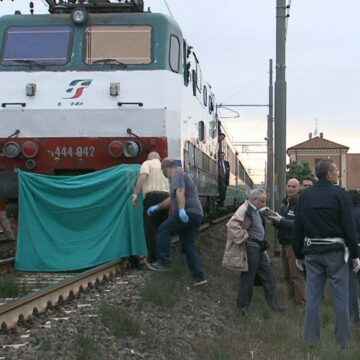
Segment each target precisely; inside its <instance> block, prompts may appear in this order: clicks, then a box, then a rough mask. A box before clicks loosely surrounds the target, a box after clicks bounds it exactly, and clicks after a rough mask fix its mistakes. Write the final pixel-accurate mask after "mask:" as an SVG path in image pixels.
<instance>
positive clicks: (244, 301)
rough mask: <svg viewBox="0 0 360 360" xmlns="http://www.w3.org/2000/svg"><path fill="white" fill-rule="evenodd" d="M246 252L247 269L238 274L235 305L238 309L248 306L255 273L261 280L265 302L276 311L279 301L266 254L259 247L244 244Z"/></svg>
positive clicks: (273, 276)
mask: <svg viewBox="0 0 360 360" xmlns="http://www.w3.org/2000/svg"><path fill="white" fill-rule="evenodd" d="M246 253H247V259H248V267H249V270H248V271H246V272H242V273H241V276H240V287H239V291H238V296H237V307H238V308H239V309H246V308H248V307H249V305H250V303H251V299H252V295H253V290H254V285H255V278H256V275H257V276H258V277H259V278H260V280H261V282H262V286H263V288H264V291H265V299H266V302H267V304H268V305H269V306H270V308H271V309H272V310H273V311H277V310H278V308H279V303H278V299H277V290H276V279H275V275H274V271H273V268H272V266H271V264H270V263H269V260H268V258H267V256H266V255H265V253H264V252H263V251H261V249H260V248H259V247H256V246H251V245H248V244H246Z"/></svg>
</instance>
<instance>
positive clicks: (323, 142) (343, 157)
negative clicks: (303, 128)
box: [286, 133, 360, 189]
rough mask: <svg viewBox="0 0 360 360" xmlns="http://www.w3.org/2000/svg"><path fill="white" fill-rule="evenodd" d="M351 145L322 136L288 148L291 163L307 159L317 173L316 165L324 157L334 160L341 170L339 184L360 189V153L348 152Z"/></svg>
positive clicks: (310, 134)
mask: <svg viewBox="0 0 360 360" xmlns="http://www.w3.org/2000/svg"><path fill="white" fill-rule="evenodd" d="M348 151H349V147H348V146H344V145H341V144H338V143H335V142H333V141H330V140H327V139H325V138H324V136H323V133H320V136H315V137H313V136H312V133H309V139H308V140H306V141H304V142H302V143H300V144H297V145H294V146H292V147H290V148H288V149H287V151H286V153H287V155H288V156H289V157H290V163H292V162H294V161H297V162H302V161H304V162H305V161H307V162H308V163H309V164H310V167H311V170H312V172H313V173H314V174H315V166H316V164H317V163H318V162H319V161H320V160H322V159H331V160H333V161H334V162H335V163H336V165H337V167H338V169H339V172H340V174H339V175H340V179H339V185H340V186H342V187H344V188H346V189H360V154H348Z"/></svg>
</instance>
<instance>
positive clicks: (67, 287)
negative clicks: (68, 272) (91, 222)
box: [0, 259, 126, 330]
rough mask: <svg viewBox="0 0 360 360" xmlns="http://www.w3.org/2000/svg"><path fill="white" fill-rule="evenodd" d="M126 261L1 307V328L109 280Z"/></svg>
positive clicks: (14, 323)
mask: <svg viewBox="0 0 360 360" xmlns="http://www.w3.org/2000/svg"><path fill="white" fill-rule="evenodd" d="M125 262H126V261H125V260H124V259H122V260H115V261H112V262H110V263H108V264H105V265H101V266H98V267H96V268H94V269H91V270H87V271H85V272H83V273H81V274H79V275H76V276H74V277H72V278H71V279H66V280H63V281H61V282H59V283H57V284H55V285H51V286H48V287H46V288H45V289H42V290H40V291H38V292H36V293H35V294H31V295H27V296H25V297H23V298H21V299H19V300H16V301H14V302H12V303H9V304H7V305H4V306H2V307H0V324H1V329H2V330H6V329H7V328H11V327H14V326H15V325H16V324H17V323H18V322H24V321H26V320H29V319H30V318H31V316H32V315H37V314H39V313H41V312H43V311H45V310H46V309H47V308H51V307H52V306H53V305H54V304H56V303H60V304H61V303H62V302H64V301H65V300H66V299H69V300H71V299H73V298H75V296H76V295H77V294H78V293H79V292H82V291H84V290H85V288H92V287H94V286H97V285H98V284H100V283H101V282H102V281H107V280H108V279H109V278H111V277H113V276H115V274H116V273H119V272H120V271H121V270H123V269H124V268H125Z"/></svg>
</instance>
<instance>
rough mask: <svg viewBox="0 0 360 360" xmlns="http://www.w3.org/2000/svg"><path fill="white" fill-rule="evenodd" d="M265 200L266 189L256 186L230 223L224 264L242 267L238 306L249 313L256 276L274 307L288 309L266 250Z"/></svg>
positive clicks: (240, 268)
mask: <svg viewBox="0 0 360 360" xmlns="http://www.w3.org/2000/svg"><path fill="white" fill-rule="evenodd" d="M265 204H266V192H265V190H264V189H261V188H257V189H253V190H252V191H251V192H250V194H249V199H248V200H245V202H244V203H243V204H242V205H241V206H240V207H239V208H238V209H237V211H236V212H235V214H234V215H233V216H232V218H231V219H230V221H229V222H228V223H227V234H228V238H227V243H226V248H225V254H224V259H223V266H224V267H226V268H230V269H236V270H239V271H241V276H240V287H239V291H238V296H237V307H238V309H239V310H240V311H241V312H242V313H246V310H247V308H248V307H249V306H250V303H251V298H252V294H253V288H254V285H255V277H256V276H258V278H259V279H260V280H261V283H262V286H263V287H264V290H265V298H266V302H267V304H268V305H269V307H270V308H271V310H272V311H274V312H282V311H284V308H283V307H282V306H280V305H279V303H278V298H277V290H276V280H275V275H274V271H273V268H272V266H271V265H270V262H269V258H268V256H267V254H266V252H265V250H266V242H265V221H264V218H263V217H262V215H261V214H260V213H259V209H261V208H262V207H264V206H265Z"/></svg>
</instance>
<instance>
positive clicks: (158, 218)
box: [132, 151, 170, 264]
mask: <svg viewBox="0 0 360 360" xmlns="http://www.w3.org/2000/svg"><path fill="white" fill-rule="evenodd" d="M141 190H142V191H143V193H144V202H143V208H144V211H143V219H144V230H145V239H146V244H147V249H148V262H153V261H156V236H157V231H158V228H159V226H160V225H161V223H163V222H164V221H165V220H166V219H167V217H168V212H167V211H166V210H163V211H159V212H158V213H157V214H156V215H154V216H153V217H152V218H149V216H147V214H146V212H147V210H148V209H149V207H151V206H152V205H155V204H158V203H159V202H161V201H163V200H165V199H166V198H167V197H168V196H169V190H170V189H169V181H168V180H167V179H166V177H165V176H164V174H163V173H162V170H161V162H160V155H159V154H158V153H157V152H156V151H152V152H150V153H149V154H148V157H147V160H146V161H144V162H143V164H142V165H141V168H140V175H139V179H138V181H137V183H136V186H135V190H134V193H133V195H132V205H133V207H136V206H137V203H138V194H139V192H140V191H141ZM147 264H148V263H147Z"/></svg>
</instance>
